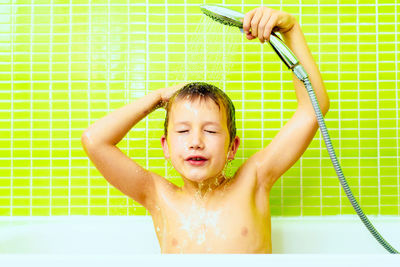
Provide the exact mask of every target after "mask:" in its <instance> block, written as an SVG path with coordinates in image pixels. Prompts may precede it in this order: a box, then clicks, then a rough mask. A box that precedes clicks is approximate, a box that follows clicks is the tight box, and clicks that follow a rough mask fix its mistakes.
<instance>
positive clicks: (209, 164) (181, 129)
mask: <svg viewBox="0 0 400 267" xmlns="http://www.w3.org/2000/svg"><path fill="white" fill-rule="evenodd" d="M229 140H230V139H229V131H228V128H227V119H226V112H225V110H224V108H223V106H221V107H218V105H217V104H216V103H215V102H214V101H213V100H211V99H200V98H198V99H195V100H194V101H189V100H187V99H180V100H177V101H176V102H174V104H173V106H172V108H171V111H170V117H169V125H168V138H167V139H166V138H165V136H163V137H162V138H161V143H162V146H163V152H164V155H165V157H166V158H167V159H170V160H171V164H172V165H173V166H174V168H175V169H176V170H177V171H178V172H179V173H180V175H181V176H182V178H183V180H184V182H185V186H186V184H191V185H192V187H196V186H197V187H198V188H202V189H204V188H210V189H212V188H215V187H216V185H219V184H220V183H221V182H222V181H223V180H224V176H223V170H224V168H225V166H226V163H227V161H228V160H232V159H233V158H234V156H235V153H236V151H237V148H238V145H239V138H238V137H236V138H235V139H234V141H233V142H232V144H229Z"/></svg>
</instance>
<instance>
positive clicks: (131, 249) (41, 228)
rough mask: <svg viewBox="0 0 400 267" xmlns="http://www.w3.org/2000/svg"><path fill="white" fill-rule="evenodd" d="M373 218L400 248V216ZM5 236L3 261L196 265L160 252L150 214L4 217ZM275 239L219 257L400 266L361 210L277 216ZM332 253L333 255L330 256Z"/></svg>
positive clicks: (0, 243)
mask: <svg viewBox="0 0 400 267" xmlns="http://www.w3.org/2000/svg"><path fill="white" fill-rule="evenodd" d="M369 219H370V220H371V222H373V223H374V225H375V227H376V228H377V229H378V231H379V232H380V233H381V234H382V236H383V237H384V238H385V239H386V240H387V241H388V242H389V243H390V244H391V245H392V246H393V247H394V248H396V249H397V250H400V217H399V216H396V217H393V216H380V217H374V216H369ZM0 237H1V238H0V266H6V265H3V264H2V263H5V262H8V261H9V262H13V263H16V262H20V263H21V264H24V261H26V263H28V262H29V264H30V266H32V264H34V263H35V262H36V263H38V266H39V265H43V264H44V263H46V262H47V263H49V264H50V265H51V264H54V262H52V261H53V260H57V259H58V260H59V259H60V258H62V259H65V260H66V261H63V262H65V263H66V264H68V265H69V266H70V265H71V264H74V263H73V262H71V261H74V259H75V260H76V262H77V263H82V262H85V260H88V261H89V262H91V263H93V260H97V261H99V262H98V264H102V263H103V264H105V263H107V261H108V260H109V261H110V262H112V263H114V262H115V261H116V260H117V259H118V260H124V259H125V260H126V262H129V263H132V262H137V263H139V262H141V260H143V261H146V258H147V261H148V260H150V261H154V262H153V263H155V264H156V263H157V261H160V262H166V261H167V262H168V260H173V259H174V257H179V259H180V260H181V261H184V259H188V262H190V264H191V267H192V263H193V261H192V259H191V258H190V256H182V255H181V256H176V255H175V256H172V255H171V256H168V255H160V248H159V245H158V242H157V238H156V235H155V232H154V229H153V224H152V220H151V218H150V217H149V216H130V217H125V216H124V217H115V216H113V217H103V216H96V217H95V216H82V217H81V216H69V217H0ZM272 245H273V249H272V251H273V253H274V254H278V255H230V256H228V255H218V259H220V258H221V259H224V260H223V262H226V261H227V260H228V261H229V260H231V261H233V262H234V263H238V262H240V259H243V261H244V262H246V260H245V259H247V257H251V258H249V259H251V260H254V259H260V260H261V261H262V262H264V263H265V261H268V262H270V263H271V264H272V263H277V262H275V261H278V262H279V263H280V264H284V263H285V262H286V263H289V264H290V262H291V263H292V264H297V265H298V264H300V265H301V263H302V262H303V263H305V264H307V266H310V259H309V257H312V262H313V263H315V264H316V265H315V266H318V265H317V263H318V262H319V261H318V259H320V260H321V262H320V263H321V264H322V263H324V265H325V266H327V265H326V264H332V266H337V265H338V264H341V266H343V263H342V261H341V260H340V259H342V258H343V259H346V261H347V262H352V259H353V260H354V262H357V263H360V260H361V259H362V260H364V261H365V264H371V266H372V263H374V262H375V263H376V264H379V265H380V266H391V263H393V264H395V265H393V266H400V256H399V255H390V254H388V253H387V252H386V250H385V249H384V248H382V247H381V245H380V244H379V243H378V242H377V241H376V240H375V239H374V238H373V237H372V236H371V235H370V233H369V232H368V230H367V229H366V228H365V226H364V225H363V224H362V222H361V221H360V220H359V218H358V217H356V216H324V217H273V218H272ZM288 253H289V254H291V255H287V254H288ZM279 254H286V255H279ZM188 257H189V258H188ZM191 257H199V255H197V256H195V255H192V256H191ZM214 257H216V256H215V255H214V256H212V255H210V256H205V255H203V256H202V257H201V260H203V261H206V260H207V259H210V260H211V259H214V260H215V259H216V258H214ZM260 257H261V258H260ZM327 259H330V260H328V262H327ZM201 260H200V261H197V262H201ZM271 261H272V262H271ZM385 261H387V262H386V264H385V265H382V262H385ZM256 262H258V260H257V261H256ZM58 263H60V262H58ZM204 264H206V263H204ZM66 266H67V265H66ZM264 266H265V265H264ZM281 266H282V265H281ZM329 266H330V265H329ZM357 266H360V265H358V264H357Z"/></svg>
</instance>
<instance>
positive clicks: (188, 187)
mask: <svg viewBox="0 0 400 267" xmlns="http://www.w3.org/2000/svg"><path fill="white" fill-rule="evenodd" d="M183 181H184V185H183V187H182V191H183V192H184V193H187V194H188V195H192V196H194V197H195V198H198V199H199V200H204V199H206V198H207V197H208V196H209V195H210V193H211V192H213V191H215V190H216V189H217V188H220V187H221V185H223V184H224V183H225V182H226V181H227V178H226V177H225V175H224V174H223V173H221V174H220V175H218V176H216V177H214V178H209V179H207V180H205V181H202V182H200V183H198V182H194V181H191V180H188V179H186V178H183Z"/></svg>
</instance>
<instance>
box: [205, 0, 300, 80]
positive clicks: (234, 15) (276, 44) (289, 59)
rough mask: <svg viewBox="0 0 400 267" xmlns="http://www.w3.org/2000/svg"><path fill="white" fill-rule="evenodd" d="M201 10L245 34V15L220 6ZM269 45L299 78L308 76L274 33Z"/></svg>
mask: <svg viewBox="0 0 400 267" xmlns="http://www.w3.org/2000/svg"><path fill="white" fill-rule="evenodd" d="M200 9H201V11H203V13H204V14H205V15H207V16H208V17H210V18H212V19H213V20H215V21H217V22H219V23H222V24H225V25H228V26H235V27H238V28H239V29H240V31H241V32H242V33H243V22H241V21H240V20H241V19H243V18H244V14H243V13H241V12H238V11H235V10H232V9H229V8H226V7H223V6H219V5H202V6H200ZM269 43H270V44H271V46H272V48H273V49H274V51H275V52H276V53H277V54H278V56H279V57H280V58H281V60H282V61H283V63H285V65H286V66H287V67H288V68H289V69H291V70H293V71H294V72H295V74H296V76H297V77H299V75H300V77H301V78H304V77H305V76H307V74H306V73H305V72H304V71H302V70H299V69H300V68H296V67H297V66H298V65H299V60H298V59H297V57H296V56H295V55H294V53H293V52H292V51H291V50H290V49H289V48H288V47H287V46H286V44H285V43H284V42H283V41H282V40H281V39H280V38H279V37H278V36H277V35H276V34H275V33H274V32H271V35H270V38H269ZM300 77H299V79H300Z"/></svg>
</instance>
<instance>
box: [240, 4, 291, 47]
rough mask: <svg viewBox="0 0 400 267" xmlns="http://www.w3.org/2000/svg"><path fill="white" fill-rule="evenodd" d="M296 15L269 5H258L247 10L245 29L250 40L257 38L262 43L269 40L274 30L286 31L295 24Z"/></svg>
mask: <svg viewBox="0 0 400 267" xmlns="http://www.w3.org/2000/svg"><path fill="white" fill-rule="evenodd" d="M295 22H296V19H295V18H294V16H292V15H291V14H289V13H287V12H283V11H280V10H275V9H272V8H268V7H258V8H255V9H253V10H251V11H249V12H247V13H246V14H245V16H244V19H243V31H244V33H245V34H246V38H247V39H248V40H253V39H254V38H257V37H258V39H259V40H260V42H261V43H264V42H265V41H268V40H269V36H270V35H271V32H272V31H279V32H281V33H285V32H287V31H290V30H291V29H292V27H293V25H294V24H295Z"/></svg>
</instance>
